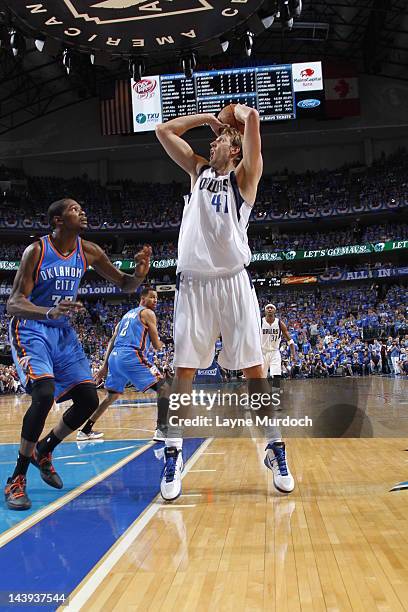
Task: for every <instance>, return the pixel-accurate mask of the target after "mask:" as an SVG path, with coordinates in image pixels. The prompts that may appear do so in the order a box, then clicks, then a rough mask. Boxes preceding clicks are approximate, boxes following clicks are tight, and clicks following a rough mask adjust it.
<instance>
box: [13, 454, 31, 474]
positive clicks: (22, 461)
mask: <svg viewBox="0 0 408 612" xmlns="http://www.w3.org/2000/svg"><path fill="white" fill-rule="evenodd" d="M29 465H30V457H24V455H22V454H21V453H18V458H17V464H16V468H15V470H14V472H13V475H12V477H11V478H15V477H16V476H19V475H20V474H21V475H23V476H25V475H26V474H27V470H28V466H29Z"/></svg>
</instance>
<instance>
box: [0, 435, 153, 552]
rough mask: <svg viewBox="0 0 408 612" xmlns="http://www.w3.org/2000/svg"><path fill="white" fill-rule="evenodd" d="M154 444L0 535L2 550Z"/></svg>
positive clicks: (121, 461)
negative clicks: (8, 543) (11, 541)
mask: <svg viewBox="0 0 408 612" xmlns="http://www.w3.org/2000/svg"><path fill="white" fill-rule="evenodd" d="M153 444H154V442H149V443H148V444H145V445H144V446H142V447H140V448H138V449H137V450H136V451H134V452H133V453H131V454H130V455H128V456H127V457H124V458H123V459H121V460H120V461H118V462H117V463H115V464H114V465H112V466H111V467H109V468H108V469H107V470H105V471H104V472H101V473H100V474H98V475H97V476H95V477H94V478H91V480H88V481H87V482H84V483H83V484H82V485H80V486H79V487H77V488H76V489H73V491H70V492H69V493H66V494H65V495H63V496H62V497H60V498H59V499H57V500H55V502H53V503H52V504H49V505H48V506H46V507H45V508H41V510H38V512H35V513H34V514H32V515H31V516H29V517H28V518H26V519H25V520H23V521H21V523H17V525H15V526H14V527H11V528H10V529H8V530H7V531H5V532H4V533H2V534H1V535H0V548H1V547H2V546H4V545H5V544H7V542H10V540H12V539H13V538H15V537H17V536H18V535H20V534H21V533H23V532H24V531H27V529H29V528H30V527H32V526H33V525H35V524H36V523H38V522H39V521H41V520H42V519H43V518H45V517H46V516H49V515H50V514H52V513H53V512H55V511H56V510H59V509H60V508H62V506H65V504H67V503H68V502H70V501H72V500H73V499H75V498H76V497H78V496H79V495H81V493H83V492H84V491H87V490H88V489H90V488H91V487H93V486H94V485H96V484H98V483H99V482H101V481H102V480H104V479H105V478H107V476H110V475H111V474H113V472H116V471H117V470H119V469H120V468H121V467H123V466H124V465H126V464H127V463H129V461H132V459H134V458H135V457H137V456H138V455H141V454H142V453H143V452H144V451H145V450H147V449H148V448H150V447H151V446H153Z"/></svg>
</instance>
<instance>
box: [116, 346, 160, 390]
mask: <svg viewBox="0 0 408 612" xmlns="http://www.w3.org/2000/svg"><path fill="white" fill-rule="evenodd" d="M160 379H161V376H160V373H159V370H158V369H157V368H156V366H154V365H152V364H151V363H149V362H148V361H147V359H146V358H145V357H144V355H143V354H142V353H140V351H135V350H132V349H129V350H125V351H124V350H115V349H114V350H113V351H112V352H111V354H110V356H109V361H108V376H107V377H106V382H105V388H106V389H107V390H108V391H111V392H112V393H123V391H124V390H125V387H126V385H127V383H128V382H130V383H132V385H133V386H134V387H135V389H136V391H141V392H143V391H147V389H149V388H150V387H152V386H153V385H154V384H155V383H157V382H158V381H159V380H160Z"/></svg>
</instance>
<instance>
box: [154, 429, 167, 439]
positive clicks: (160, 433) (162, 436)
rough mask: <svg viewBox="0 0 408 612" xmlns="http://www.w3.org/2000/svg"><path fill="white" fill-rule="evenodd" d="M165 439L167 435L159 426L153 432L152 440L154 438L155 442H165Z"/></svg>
mask: <svg viewBox="0 0 408 612" xmlns="http://www.w3.org/2000/svg"><path fill="white" fill-rule="evenodd" d="M165 439H166V436H165V434H164V433H163V431H162V430H161V429H159V428H157V429H156V431H155V432H154V434H153V438H152V440H154V442H164V440H165Z"/></svg>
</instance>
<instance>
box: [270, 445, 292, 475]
mask: <svg viewBox="0 0 408 612" xmlns="http://www.w3.org/2000/svg"><path fill="white" fill-rule="evenodd" d="M270 448H272V450H273V452H274V454H275V459H276V461H277V463H278V467H279V472H280V475H281V476H287V475H288V466H287V465H286V453H285V447H284V446H274V445H271V447H270Z"/></svg>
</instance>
